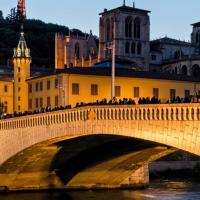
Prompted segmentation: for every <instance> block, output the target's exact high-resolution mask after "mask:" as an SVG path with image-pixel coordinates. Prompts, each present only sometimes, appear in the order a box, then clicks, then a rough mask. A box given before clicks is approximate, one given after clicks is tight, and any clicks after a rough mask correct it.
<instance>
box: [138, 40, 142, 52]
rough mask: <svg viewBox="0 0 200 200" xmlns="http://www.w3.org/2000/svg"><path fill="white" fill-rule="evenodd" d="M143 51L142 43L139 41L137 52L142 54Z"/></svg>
mask: <svg viewBox="0 0 200 200" xmlns="http://www.w3.org/2000/svg"><path fill="white" fill-rule="evenodd" d="M141 53H142V44H141V43H140V42H139V43H138V44H137V54H138V55H140V54H141Z"/></svg>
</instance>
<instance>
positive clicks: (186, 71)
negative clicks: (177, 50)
mask: <svg viewBox="0 0 200 200" xmlns="http://www.w3.org/2000/svg"><path fill="white" fill-rule="evenodd" d="M182 74H183V75H186V76H187V75H188V70H187V66H186V65H184V66H183V67H182Z"/></svg>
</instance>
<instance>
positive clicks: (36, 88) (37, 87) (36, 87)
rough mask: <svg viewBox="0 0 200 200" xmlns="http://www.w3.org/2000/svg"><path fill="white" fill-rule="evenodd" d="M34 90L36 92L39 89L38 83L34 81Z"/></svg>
mask: <svg viewBox="0 0 200 200" xmlns="http://www.w3.org/2000/svg"><path fill="white" fill-rule="evenodd" d="M35 91H36V92H38V91H39V83H36V85H35Z"/></svg>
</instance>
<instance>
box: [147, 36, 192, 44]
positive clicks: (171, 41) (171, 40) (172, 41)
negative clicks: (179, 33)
mask: <svg viewBox="0 0 200 200" xmlns="http://www.w3.org/2000/svg"><path fill="white" fill-rule="evenodd" d="M155 43H161V44H176V45H187V46H188V45H190V46H191V45H192V44H191V43H190V42H185V41H181V40H177V39H174V38H169V37H167V36H166V37H163V38H159V39H156V40H152V41H151V44H155Z"/></svg>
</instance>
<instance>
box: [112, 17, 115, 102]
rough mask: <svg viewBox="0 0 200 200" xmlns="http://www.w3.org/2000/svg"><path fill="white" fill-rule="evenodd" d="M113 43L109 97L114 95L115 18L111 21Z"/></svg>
mask: <svg viewBox="0 0 200 200" xmlns="http://www.w3.org/2000/svg"><path fill="white" fill-rule="evenodd" d="M113 23H114V24H113V43H112V81H111V99H113V98H114V97H115V53H116V52H115V47H116V46H115V37H116V19H115V18H114V22H113Z"/></svg>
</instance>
